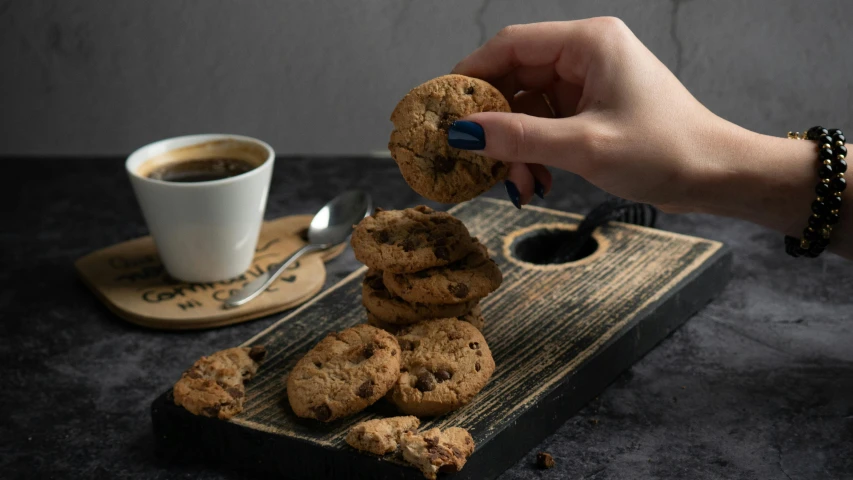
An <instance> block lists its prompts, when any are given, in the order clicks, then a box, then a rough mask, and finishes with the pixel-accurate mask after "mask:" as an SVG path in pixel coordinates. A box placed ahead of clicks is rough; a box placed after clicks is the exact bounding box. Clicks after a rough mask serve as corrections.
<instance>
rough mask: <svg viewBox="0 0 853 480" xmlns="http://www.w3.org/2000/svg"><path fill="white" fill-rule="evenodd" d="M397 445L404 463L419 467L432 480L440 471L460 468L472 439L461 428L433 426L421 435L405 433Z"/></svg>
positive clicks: (472, 442) (470, 449)
mask: <svg viewBox="0 0 853 480" xmlns="http://www.w3.org/2000/svg"><path fill="white" fill-rule="evenodd" d="M400 447H401V450H402V452H403V458H404V459H405V460H406V461H407V462H409V463H411V464H412V465H415V466H416V467H418V468H419V469H420V470H421V472H423V474H424V476H425V477H426V478H428V479H430V480H435V479H436V477H437V475H438V473H439V472H442V473H453V472H458V471H459V470H462V467H463V466H464V465H465V462H466V461H468V457H470V456H471V454H472V453H474V439H473V438H471V434H470V433H468V431H467V430H465V429H464V428H459V427H450V428H448V429H445V430H444V431H441V430H439V429H438V428H433V429H430V430H427V431H426V432H423V433H421V434H418V433H415V432H406V433H404V434H403V436H402V437H401V439H400Z"/></svg>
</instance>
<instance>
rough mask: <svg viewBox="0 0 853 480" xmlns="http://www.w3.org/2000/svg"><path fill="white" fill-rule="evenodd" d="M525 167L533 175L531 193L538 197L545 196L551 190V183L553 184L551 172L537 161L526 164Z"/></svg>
mask: <svg viewBox="0 0 853 480" xmlns="http://www.w3.org/2000/svg"><path fill="white" fill-rule="evenodd" d="M527 169H528V170H530V173H531V174H532V175H533V193H535V194H536V196H538V197H539V198H545V195H548V192H550V191H551V185H552V184H553V181H552V179H551V172H549V171H548V169H547V168H545V167H544V166H543V165H539V164H538V163H530V164H527Z"/></svg>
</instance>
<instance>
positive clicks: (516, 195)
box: [506, 163, 534, 208]
mask: <svg viewBox="0 0 853 480" xmlns="http://www.w3.org/2000/svg"><path fill="white" fill-rule="evenodd" d="M533 188H534V182H533V174H532V173H530V170H528V168H527V165H525V164H523V163H511V164H510V165H509V173H508V174H507V179H506V193H507V196H508V197H509V199H510V200H511V201H512V203H513V204H515V206H516V207H517V208H521V206H522V205H527V204H528V203H530V200H531V199H532V198H533Z"/></svg>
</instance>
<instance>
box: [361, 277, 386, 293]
mask: <svg viewBox="0 0 853 480" xmlns="http://www.w3.org/2000/svg"><path fill="white" fill-rule="evenodd" d="M364 282H365V283H366V284H367V286H368V287H370V288H372V289H373V290H385V283H383V282H382V275H376V276H373V275H371V276H369V277H366V278H365V279H364Z"/></svg>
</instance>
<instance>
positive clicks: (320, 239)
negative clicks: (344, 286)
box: [223, 190, 373, 308]
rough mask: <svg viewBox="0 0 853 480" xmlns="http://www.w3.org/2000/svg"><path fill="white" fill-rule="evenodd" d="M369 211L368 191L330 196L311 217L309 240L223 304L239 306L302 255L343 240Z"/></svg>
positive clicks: (271, 282) (261, 291) (270, 282)
mask: <svg viewBox="0 0 853 480" xmlns="http://www.w3.org/2000/svg"><path fill="white" fill-rule="evenodd" d="M371 211H373V201H372V200H371V198H370V194H368V193H367V192H364V191H361V190H348V191H346V192H344V193H342V194H340V195H338V196H337V197H335V198H333V199H332V200H331V201H330V202H329V203H327V204H326V205H324V206H323V208H321V209H320V210H319V211H318V212H317V213H316V214H315V215H314V218H312V219H311V225H310V226H309V227H308V244H307V245H305V246H304V247H302V248H300V249H299V250H297V251H296V252H295V253H293V255H291V256H290V257H288V258H287V259H285V260H284V261H283V262H281V263H280V264H278V265H276V266H275V267H274V268H270V269H269V270H268V271H266V272H265V273H264V274H263V275H260V276H259V277H258V278H255V279H254V280H252V281H251V282H248V283H246V284H245V285H243V288H241V289H240V290H238V291H237V292H235V293H233V294H232V295H231V296H229V297H228V298H226V299H225V301H224V302H223V304H224V307H225V308H234V307H239V306H240V305H245V304H246V303H249V302H250V301H251V300H252V299H254V298H257V297H258V296H259V295H260V294H262V293H263V292H264V291H265V290H266V289H267V288H269V287H270V285H272V284H273V282H275V280H276V279H277V278H278V277H279V275H281V274H282V273H284V271H285V270H287V268H288V267H289V266H290V265H292V264H293V262H295V261H296V260H297V259H299V257H301V256H302V255H305V254H306V253H310V252H316V251H320V250H326V249H329V248H332V247H334V246H336V245H340V244H341V243H343V242H345V241H346V240H347V238H349V236H350V235H351V234H352V229H353V225H355V224H357V223H358V222H360V221H361V220H362V219H363V218H364V217H367V216H368V215H370V212H371Z"/></svg>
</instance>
